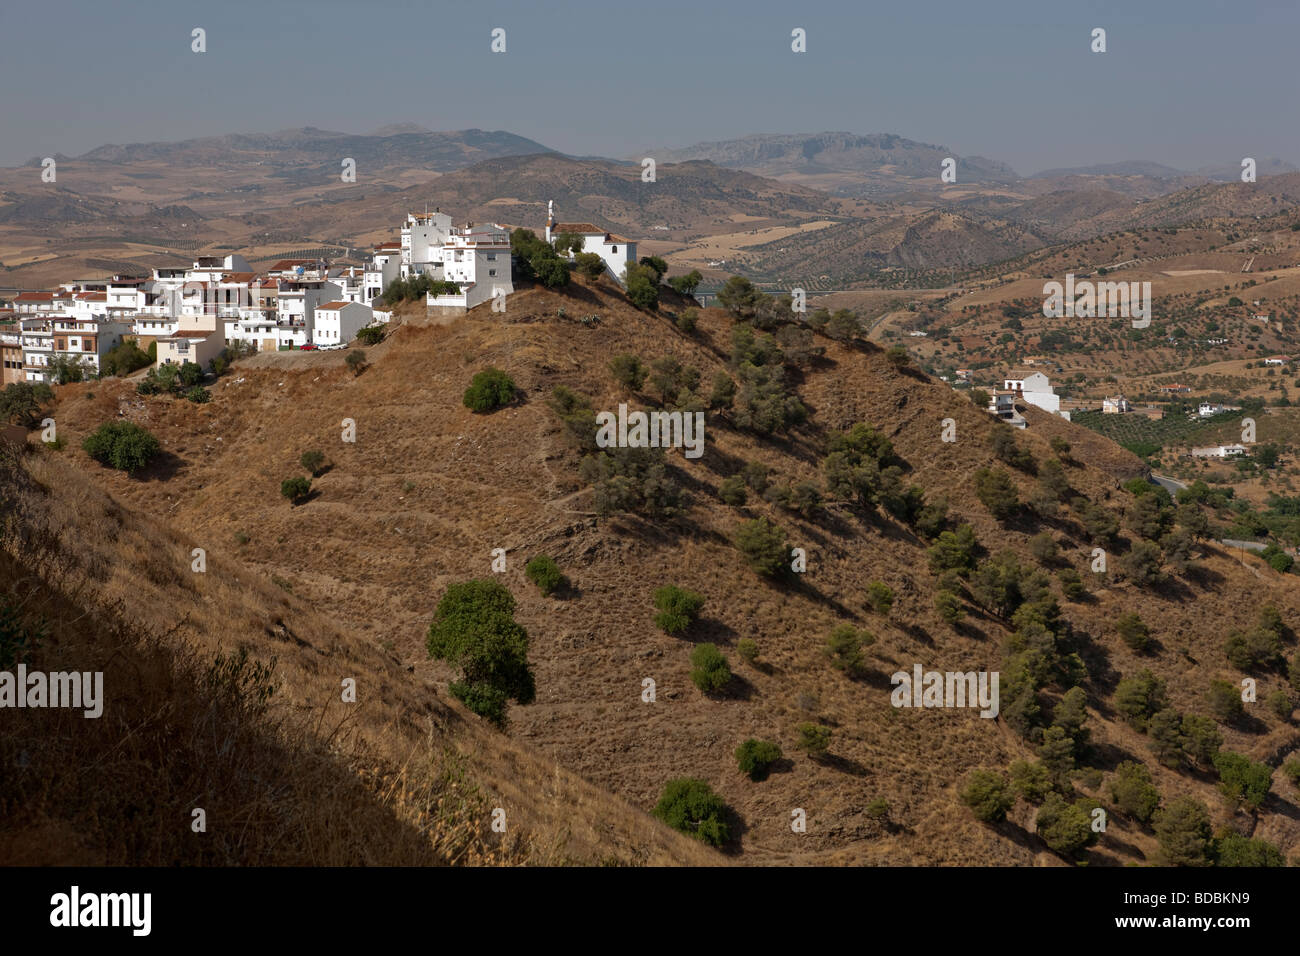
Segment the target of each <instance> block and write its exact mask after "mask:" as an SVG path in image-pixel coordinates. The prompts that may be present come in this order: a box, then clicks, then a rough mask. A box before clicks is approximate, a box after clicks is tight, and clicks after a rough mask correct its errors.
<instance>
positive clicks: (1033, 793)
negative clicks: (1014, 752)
mask: <svg viewBox="0 0 1300 956" xmlns="http://www.w3.org/2000/svg"><path fill="white" fill-rule="evenodd" d="M1010 769H1011V786H1012V788H1013V789H1014V790H1015V792H1016V793H1017V794H1018V795H1019V796H1020V797H1022V798H1023V799H1024V800H1025V801H1027V802H1029V803H1042V802H1043V800H1044V799H1045V798H1046V797H1047V795H1048V794H1049V793H1051V792H1052V775H1051V773H1050V771H1048V769H1047V767H1045V766H1044V765H1043V764H1042V762H1041V761H1040V762H1034V763H1031V762H1030V761H1028V760H1015V761H1012V763H1011V768H1010Z"/></svg>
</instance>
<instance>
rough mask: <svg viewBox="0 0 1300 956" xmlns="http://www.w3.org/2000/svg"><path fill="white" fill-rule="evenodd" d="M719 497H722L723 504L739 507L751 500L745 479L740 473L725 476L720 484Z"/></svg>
mask: <svg viewBox="0 0 1300 956" xmlns="http://www.w3.org/2000/svg"><path fill="white" fill-rule="evenodd" d="M718 497H719V498H721V499H722V503H723V504H728V505H731V506H732V507H734V508H739V507H740V506H741V505H743V504H744V503H745V502H746V501H748V500H749V495H748V494H747V493H746V491H745V479H744V478H742V477H741V476H740V475H732V476H731V477H730V478H724V479H723V480H722V483H721V484H720V485H718Z"/></svg>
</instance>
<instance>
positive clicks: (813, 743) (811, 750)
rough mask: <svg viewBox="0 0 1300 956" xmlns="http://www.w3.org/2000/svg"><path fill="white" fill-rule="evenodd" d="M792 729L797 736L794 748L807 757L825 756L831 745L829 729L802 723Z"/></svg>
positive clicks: (810, 723)
mask: <svg viewBox="0 0 1300 956" xmlns="http://www.w3.org/2000/svg"><path fill="white" fill-rule="evenodd" d="M794 729H795V732H796V733H797V734H798V735H799V739H798V741H797V742H796V743H795V747H796V748H798V749H799V750H802V751H803V752H804V753H806V754H807V755H808V756H809V757H813V758H818V757H822V756H825V754H826V751H827V750H828V749H829V748H830V745H831V729H830V728H829V727H824V726H822V725H821V724H814V723H812V722H810V721H804V722H803V723H799V724H796V725H795V728H794Z"/></svg>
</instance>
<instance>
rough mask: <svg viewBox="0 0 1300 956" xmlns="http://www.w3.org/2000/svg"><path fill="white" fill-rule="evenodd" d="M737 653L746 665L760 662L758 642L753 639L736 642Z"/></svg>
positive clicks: (743, 638)
mask: <svg viewBox="0 0 1300 956" xmlns="http://www.w3.org/2000/svg"><path fill="white" fill-rule="evenodd" d="M736 653H737V654H739V655H740V659H741V660H742V661H744V662H745V663H746V664H750V665H752V664H755V663H757V661H758V642H757V641H755V640H754V639H753V638H752V637H742V638H741V639H740V640H738V641H737V642H736Z"/></svg>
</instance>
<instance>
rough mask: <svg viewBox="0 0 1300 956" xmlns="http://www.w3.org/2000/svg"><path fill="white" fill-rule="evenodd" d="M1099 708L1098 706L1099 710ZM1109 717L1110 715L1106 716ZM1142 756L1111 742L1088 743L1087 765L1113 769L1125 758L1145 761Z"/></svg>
mask: <svg viewBox="0 0 1300 956" xmlns="http://www.w3.org/2000/svg"><path fill="white" fill-rule="evenodd" d="M1100 710H1101V708H1100V707H1099V708H1098V711H1099V712H1100ZM1107 719H1108V720H1109V719H1111V717H1109V716H1108V717H1107ZM1145 759H1146V758H1145V757H1144V756H1134V754H1133V753H1132V752H1131V751H1128V750H1125V749H1124V748H1123V747H1121V746H1119V745H1118V744H1112V743H1101V744H1099V743H1090V744H1089V745H1088V766H1089V767H1093V768H1095V769H1097V770H1109V771H1113V770H1114V769H1115V768H1116V767H1118V766H1119V765H1120V764H1122V763H1123V762H1124V761H1125V760H1136V761H1138V762H1140V763H1141V762H1145Z"/></svg>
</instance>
